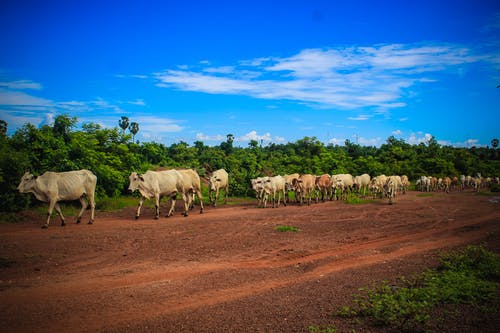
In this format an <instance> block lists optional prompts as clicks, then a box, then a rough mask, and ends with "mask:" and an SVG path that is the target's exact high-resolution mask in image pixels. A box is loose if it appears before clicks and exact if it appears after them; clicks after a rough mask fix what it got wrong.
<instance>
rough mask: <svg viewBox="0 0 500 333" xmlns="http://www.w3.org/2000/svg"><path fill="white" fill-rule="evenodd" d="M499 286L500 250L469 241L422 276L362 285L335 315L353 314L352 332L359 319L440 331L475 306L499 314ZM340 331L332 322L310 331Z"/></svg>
mask: <svg viewBox="0 0 500 333" xmlns="http://www.w3.org/2000/svg"><path fill="white" fill-rule="evenodd" d="M499 287H500V255H498V254H496V253H493V252H490V251H488V250H486V249H485V248H484V247H483V246H468V247H466V248H465V249H462V250H459V251H454V252H449V253H445V254H443V255H442V256H441V260H440V264H439V266H438V267H437V268H435V269H429V270H427V271H425V272H423V273H421V274H420V275H418V276H414V277H410V278H405V277H401V278H399V280H397V281H396V282H393V283H390V282H388V281H384V282H382V283H378V284H375V285H373V286H371V287H364V288H360V289H359V291H360V293H359V294H357V295H354V296H353V301H352V305H348V306H342V307H341V308H340V309H339V310H338V311H337V312H336V313H335V314H334V317H337V318H347V319H351V320H352V321H351V323H352V325H353V331H355V330H356V326H357V325H359V324H361V323H367V324H369V325H373V326H382V327H386V328H388V329H390V330H395V331H399V332H403V331H412V332H415V331H416V332H419V331H426V330H431V331H439V330H442V329H444V328H445V327H441V326H440V325H442V323H446V322H447V321H448V322H449V320H460V319H461V315H465V313H464V312H463V311H469V309H471V308H472V309H476V310H479V312H482V313H486V314H488V313H489V314H490V315H491V316H493V317H496V318H498V316H499V315H500V308H499V306H500V302H499V299H498V293H499V290H500V289H499ZM442 308H446V309H448V310H447V311H441V312H440V311H439V310H440V309H442ZM336 331H337V330H336V328H335V327H334V326H333V325H332V326H317V325H311V326H309V332H311V333H323V332H325V333H326V332H336Z"/></svg>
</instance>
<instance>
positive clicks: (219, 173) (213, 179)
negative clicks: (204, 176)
mask: <svg viewBox="0 0 500 333" xmlns="http://www.w3.org/2000/svg"><path fill="white" fill-rule="evenodd" d="M208 182H209V192H208V198H209V200H210V202H211V203H212V205H213V206H214V207H215V206H217V200H218V199H219V191H220V190H221V189H224V192H225V195H224V203H227V197H228V194H229V176H228V174H227V172H226V170H224V169H219V170H216V171H214V172H213V173H212V175H211V176H210V177H209V178H208ZM213 194H215V197H213Z"/></svg>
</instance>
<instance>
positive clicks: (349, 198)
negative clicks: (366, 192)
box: [346, 193, 373, 205]
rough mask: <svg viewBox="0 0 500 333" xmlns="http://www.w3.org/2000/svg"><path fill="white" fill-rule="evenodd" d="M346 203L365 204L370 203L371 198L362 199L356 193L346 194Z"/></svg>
mask: <svg viewBox="0 0 500 333" xmlns="http://www.w3.org/2000/svg"><path fill="white" fill-rule="evenodd" d="M346 202H347V203H348V204H350V205H360V204H367V203H371V202H373V200H371V199H363V198H361V197H359V196H358V195H357V194H353V193H351V194H349V195H348V196H347V201H346Z"/></svg>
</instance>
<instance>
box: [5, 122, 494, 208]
mask: <svg viewBox="0 0 500 333" xmlns="http://www.w3.org/2000/svg"><path fill="white" fill-rule="evenodd" d="M125 120H126V121H127V125H128V119H125ZM0 122H1V123H2V125H3V126H2V130H1V131H0V211H12V210H18V209H20V208H24V207H26V206H27V205H29V203H30V200H32V198H31V196H27V195H20V194H19V193H17V191H16V187H17V185H18V183H19V180H20V178H21V176H22V175H23V173H24V172H25V171H26V170H30V171H31V172H32V173H33V174H35V175H36V174H42V173H43V172H45V171H48V170H50V171H68V170H76V169H83V168H85V169H89V170H91V171H93V172H94V173H95V174H96V175H97V178H98V188H97V198H98V200H99V198H103V197H113V196H118V195H121V194H124V193H126V190H127V186H128V176H129V174H130V172H132V171H137V172H144V171H146V170H148V169H156V168H158V167H164V168H177V167H183V168H185V167H189V168H194V169H196V170H197V171H198V173H199V174H200V176H202V177H203V176H206V175H207V174H208V173H210V172H211V171H214V170H217V169H219V168H224V169H226V170H227V171H228V172H229V175H230V192H231V194H232V195H239V196H245V195H252V193H251V188H250V179H252V178H255V177H257V176H261V175H276V174H287V173H294V172H298V173H312V174H318V175H319V174H323V173H330V174H333V173H351V174H353V175H358V174H362V173H368V174H370V175H371V176H376V175H379V174H386V175H390V174H399V175H402V174H406V175H408V176H409V177H410V179H415V178H416V177H418V176H420V175H424V174H425V175H433V176H445V175H446V176H455V175H460V174H466V175H475V174H476V173H481V174H482V175H483V176H498V175H500V158H499V156H498V152H497V150H496V149H494V148H483V147H481V148H476V147H472V148H456V147H451V146H442V145H439V144H438V143H437V141H436V140H435V139H431V140H430V141H429V142H426V143H421V144H418V145H411V144H408V143H406V142H405V141H404V140H402V139H397V138H395V137H392V136H391V137H389V138H388V139H387V141H386V143H385V144H383V145H381V147H380V148H377V147H371V146H360V145H358V144H355V143H352V142H350V141H349V140H346V142H345V145H343V146H339V145H332V144H328V145H325V144H324V143H322V142H321V141H319V140H318V139H317V138H315V137H304V138H303V139H300V140H297V141H296V142H291V143H286V144H275V143H271V144H268V145H265V146H262V145H260V144H259V142H257V141H255V140H252V141H250V142H249V144H248V146H247V147H236V146H234V145H233V141H234V136H233V135H232V134H228V135H227V140H226V141H223V142H221V143H220V145H218V146H207V145H205V144H204V143H203V142H201V141H196V142H195V143H194V145H192V146H191V145H189V144H188V143H186V142H183V141H180V142H179V143H174V144H172V145H171V146H169V147H167V146H165V145H163V144H161V143H155V142H144V143H138V142H134V141H133V140H132V135H134V134H135V133H137V132H136V131H135V132H134V131H131V132H130V133H132V134H127V133H126V132H125V130H124V128H126V127H125V123H124V119H123V117H122V120H121V122H120V121H119V120H118V119H117V124H119V125H120V127H121V128H120V127H118V126H117V127H115V128H113V129H109V128H102V127H101V126H100V125H98V124H95V123H86V124H83V125H82V126H81V129H80V130H75V127H76V124H77V119H76V118H74V117H69V116H67V115H59V116H57V117H56V119H55V122H54V125H53V126H48V125H44V126H42V127H40V128H37V127H35V126H33V125H31V124H26V125H24V126H23V127H22V128H20V129H18V130H17V131H16V132H15V133H14V134H13V135H12V136H8V135H6V127H7V124H6V123H5V122H4V121H3V122H2V121H0ZM138 128H139V124H137V127H135V128H134V130H138Z"/></svg>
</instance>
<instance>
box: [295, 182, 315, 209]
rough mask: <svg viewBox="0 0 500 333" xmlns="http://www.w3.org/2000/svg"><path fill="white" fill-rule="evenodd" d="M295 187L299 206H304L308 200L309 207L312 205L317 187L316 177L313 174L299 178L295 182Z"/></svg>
mask: <svg viewBox="0 0 500 333" xmlns="http://www.w3.org/2000/svg"><path fill="white" fill-rule="evenodd" d="M293 187H294V189H295V193H296V195H297V197H298V199H299V204H300V205H301V206H302V204H303V203H304V200H307V205H310V204H311V200H312V196H313V192H314V189H315V187H316V177H315V176H313V175H311V174H305V175H300V177H299V178H297V179H294V180H293Z"/></svg>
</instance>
